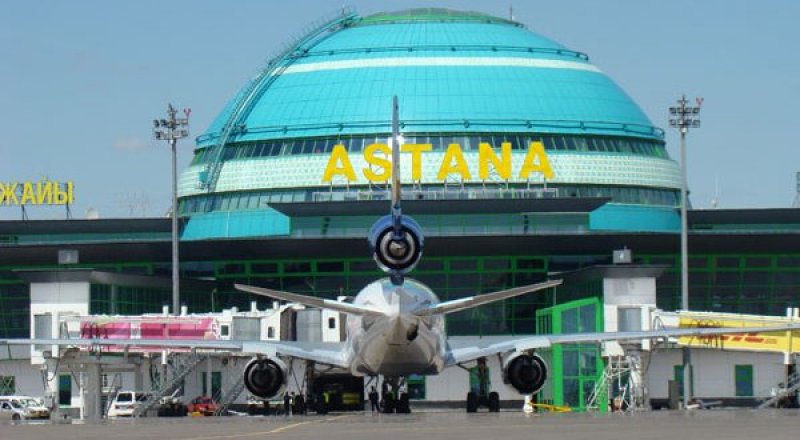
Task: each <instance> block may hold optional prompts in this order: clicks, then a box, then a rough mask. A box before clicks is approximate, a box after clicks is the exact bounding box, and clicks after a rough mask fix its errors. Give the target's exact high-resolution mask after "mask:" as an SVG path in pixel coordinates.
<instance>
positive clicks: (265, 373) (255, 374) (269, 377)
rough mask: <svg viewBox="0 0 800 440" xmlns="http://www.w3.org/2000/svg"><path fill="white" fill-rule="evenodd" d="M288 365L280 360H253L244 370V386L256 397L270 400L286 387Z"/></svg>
mask: <svg viewBox="0 0 800 440" xmlns="http://www.w3.org/2000/svg"><path fill="white" fill-rule="evenodd" d="M286 378H287V374H286V364H284V363H283V362H282V361H281V360H280V359H277V358H276V359H253V360H251V361H250V362H249V363H248V364H247V366H246V367H245V368H244V386H245V387H247V389H248V391H250V392H251V393H252V394H253V395H254V396H258V397H261V398H262V399H269V398H270V397H273V396H276V395H277V394H279V393H280V392H281V391H283V388H284V386H285V385H286Z"/></svg>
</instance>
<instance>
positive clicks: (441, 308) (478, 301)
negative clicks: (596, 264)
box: [414, 280, 563, 316]
mask: <svg viewBox="0 0 800 440" xmlns="http://www.w3.org/2000/svg"><path fill="white" fill-rule="evenodd" d="M562 282H563V280H551V281H545V282H543V283H538V284H530V285H527V286H521V287H514V288H513V289H508V290H500V291H497V292H492V293H486V294H483V295H475V296H470V297H467V298H459V299H454V300H452V301H445V302H442V303H439V304H434V305H432V306H428V307H425V308H422V309H419V310H416V311H415V312H414V314H415V315H417V316H430V315H444V314H447V313H454V312H460V311H462V310H466V309H471V308H473V307H477V306H480V305H483V304H488V303H492V302H495V301H500V300H504V299H508V298H513V297H515V296H519V295H524V294H526V293H531V292H536V291H538V290H543V289H549V288H550V287H555V286H558V285H559V284H561V283H562Z"/></svg>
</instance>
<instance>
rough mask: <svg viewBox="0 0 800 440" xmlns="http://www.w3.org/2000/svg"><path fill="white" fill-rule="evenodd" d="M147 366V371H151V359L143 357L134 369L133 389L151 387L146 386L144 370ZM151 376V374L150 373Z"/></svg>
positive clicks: (138, 389) (143, 389)
mask: <svg viewBox="0 0 800 440" xmlns="http://www.w3.org/2000/svg"><path fill="white" fill-rule="evenodd" d="M145 368H147V371H150V360H149V359H143V360H142V362H140V363H139V364H138V365H137V366H136V368H134V370H133V389H134V390H135V391H149V390H150V388H147V389H145V387H144V371H145ZM148 376H149V375H148Z"/></svg>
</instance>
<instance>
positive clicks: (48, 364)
mask: <svg viewBox="0 0 800 440" xmlns="http://www.w3.org/2000/svg"><path fill="white" fill-rule="evenodd" d="M57 365H58V360H57V359H53V358H48V359H46V360H45V361H44V364H43V365H42V375H43V376H44V377H46V378H47V379H48V380H45V381H44V387H45V389H44V395H45V397H46V398H47V399H48V402H47V404H49V406H50V414H51V416H50V417H51V418H52V419H53V420H58V419H59V418H60V412H59V406H58V381H59V377H58V376H59V375H58V373H60V371H57V370H56V366H57Z"/></svg>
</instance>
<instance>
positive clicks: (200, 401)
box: [186, 396, 217, 416]
mask: <svg viewBox="0 0 800 440" xmlns="http://www.w3.org/2000/svg"><path fill="white" fill-rule="evenodd" d="M186 409H187V410H188V411H189V413H190V414H192V413H200V414H202V415H204V416H213V415H214V412H216V411H217V402H214V399H212V398H210V397H208V396H199V397H195V398H194V399H192V401H191V403H189V405H187V407H186Z"/></svg>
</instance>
